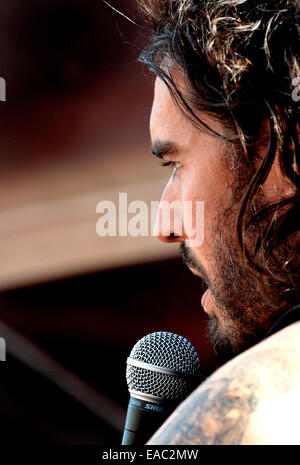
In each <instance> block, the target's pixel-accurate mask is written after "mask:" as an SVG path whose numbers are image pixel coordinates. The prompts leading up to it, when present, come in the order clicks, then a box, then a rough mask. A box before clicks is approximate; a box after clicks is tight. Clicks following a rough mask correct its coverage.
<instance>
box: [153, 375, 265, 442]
mask: <svg viewBox="0 0 300 465" xmlns="http://www.w3.org/2000/svg"><path fill="white" fill-rule="evenodd" d="M239 384H242V387H241V386H240V385H239ZM256 387H257V383H255V382H254V381H253V380H252V381H249V380H247V382H245V381H244V382H243V383H239V382H238V380H237V379H236V378H221V379H217V380H215V381H206V382H205V383H203V384H202V385H201V386H200V388H198V389H197V390H196V391H195V392H194V393H193V394H192V395H191V396H190V397H189V398H188V400H186V401H185V402H184V403H183V404H182V405H181V406H180V407H179V409H178V410H177V411H176V412H175V414H173V416H172V418H171V419H170V420H169V421H168V422H167V423H166V425H165V426H164V427H163V428H162V429H161V430H159V431H158V433H156V434H155V435H154V436H153V438H152V439H151V441H150V443H151V444H163V445H166V444H187V445H188V444H190V445H195V444H200V445H201V444H203V445H204V444H216V445H217V444H220V445H221V444H227V445H238V444H240V443H241V441H242V439H243V434H244V432H245V430H246V428H247V425H248V423H249V420H250V416H251V414H252V413H253V412H254V411H255V409H256V406H257V403H258V401H257V399H256V397H255V392H256Z"/></svg>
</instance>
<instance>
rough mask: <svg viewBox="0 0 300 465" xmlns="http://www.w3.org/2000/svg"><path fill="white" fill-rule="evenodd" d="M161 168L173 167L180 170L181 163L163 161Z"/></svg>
mask: <svg viewBox="0 0 300 465" xmlns="http://www.w3.org/2000/svg"><path fill="white" fill-rule="evenodd" d="M161 166H171V168H179V166H180V165H179V163H177V162H175V161H162V162H161Z"/></svg>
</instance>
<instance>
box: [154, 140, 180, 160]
mask: <svg viewBox="0 0 300 465" xmlns="http://www.w3.org/2000/svg"><path fill="white" fill-rule="evenodd" d="M179 151H180V149H179V146H178V145H177V144H176V143H175V142H171V141H162V140H155V141H154V142H153V144H152V146H151V152H152V153H153V155H155V156H156V157H158V158H164V156H166V155H176V154H177V153H178V152H179Z"/></svg>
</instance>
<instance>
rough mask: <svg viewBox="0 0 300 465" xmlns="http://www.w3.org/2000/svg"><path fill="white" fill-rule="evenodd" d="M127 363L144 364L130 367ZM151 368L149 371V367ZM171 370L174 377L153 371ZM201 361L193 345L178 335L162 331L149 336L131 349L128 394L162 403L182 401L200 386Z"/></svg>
mask: <svg viewBox="0 0 300 465" xmlns="http://www.w3.org/2000/svg"><path fill="white" fill-rule="evenodd" d="M130 359H133V360H136V361H138V362H143V363H144V364H147V365H149V367H147V365H143V367H140V366H135V365H132V364H131V363H132V362H130ZM151 366H152V367H151ZM153 366H155V367H158V368H163V369H167V370H172V371H175V372H176V373H177V376H173V375H171V374H165V373H161V372H157V371H155V370H153ZM199 376H200V361H199V358H198V355H197V352H196V351H195V349H194V347H193V346H192V344H191V343H190V342H189V341H188V340H187V339H186V338H184V337H182V336H179V335H178V334H174V333H169V332H165V331H161V332H156V333H151V334H148V335H147V336H145V337H143V338H142V339H140V340H139V341H138V342H137V343H136V344H135V346H134V347H133V349H132V351H131V353H130V358H129V360H128V361H127V371H126V378H127V384H128V388H129V390H133V391H137V392H140V393H143V394H150V395H153V396H156V397H160V398H162V399H167V400H174V401H181V400H183V399H184V398H185V397H187V395H189V394H190V393H191V392H192V390H193V389H194V388H195V387H196V386H197V384H199V382H200V379H199Z"/></svg>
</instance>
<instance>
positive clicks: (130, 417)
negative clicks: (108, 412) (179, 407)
mask: <svg viewBox="0 0 300 465" xmlns="http://www.w3.org/2000/svg"><path fill="white" fill-rule="evenodd" d="M175 407H176V404H174V403H172V402H167V403H162V404H156V403H154V402H147V401H144V400H141V399H137V398H136V397H132V396H131V397H130V401H129V405H128V410H127V415H126V421H125V428H124V433H123V438H122V445H123V446H132V445H144V444H146V442H147V441H148V440H149V439H150V438H151V436H152V435H153V434H154V433H155V431H157V430H158V428H159V427H160V426H161V425H162V424H163V423H164V421H165V420H166V419H167V418H168V417H169V415H170V414H171V413H172V412H173V410H174V409H175Z"/></svg>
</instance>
